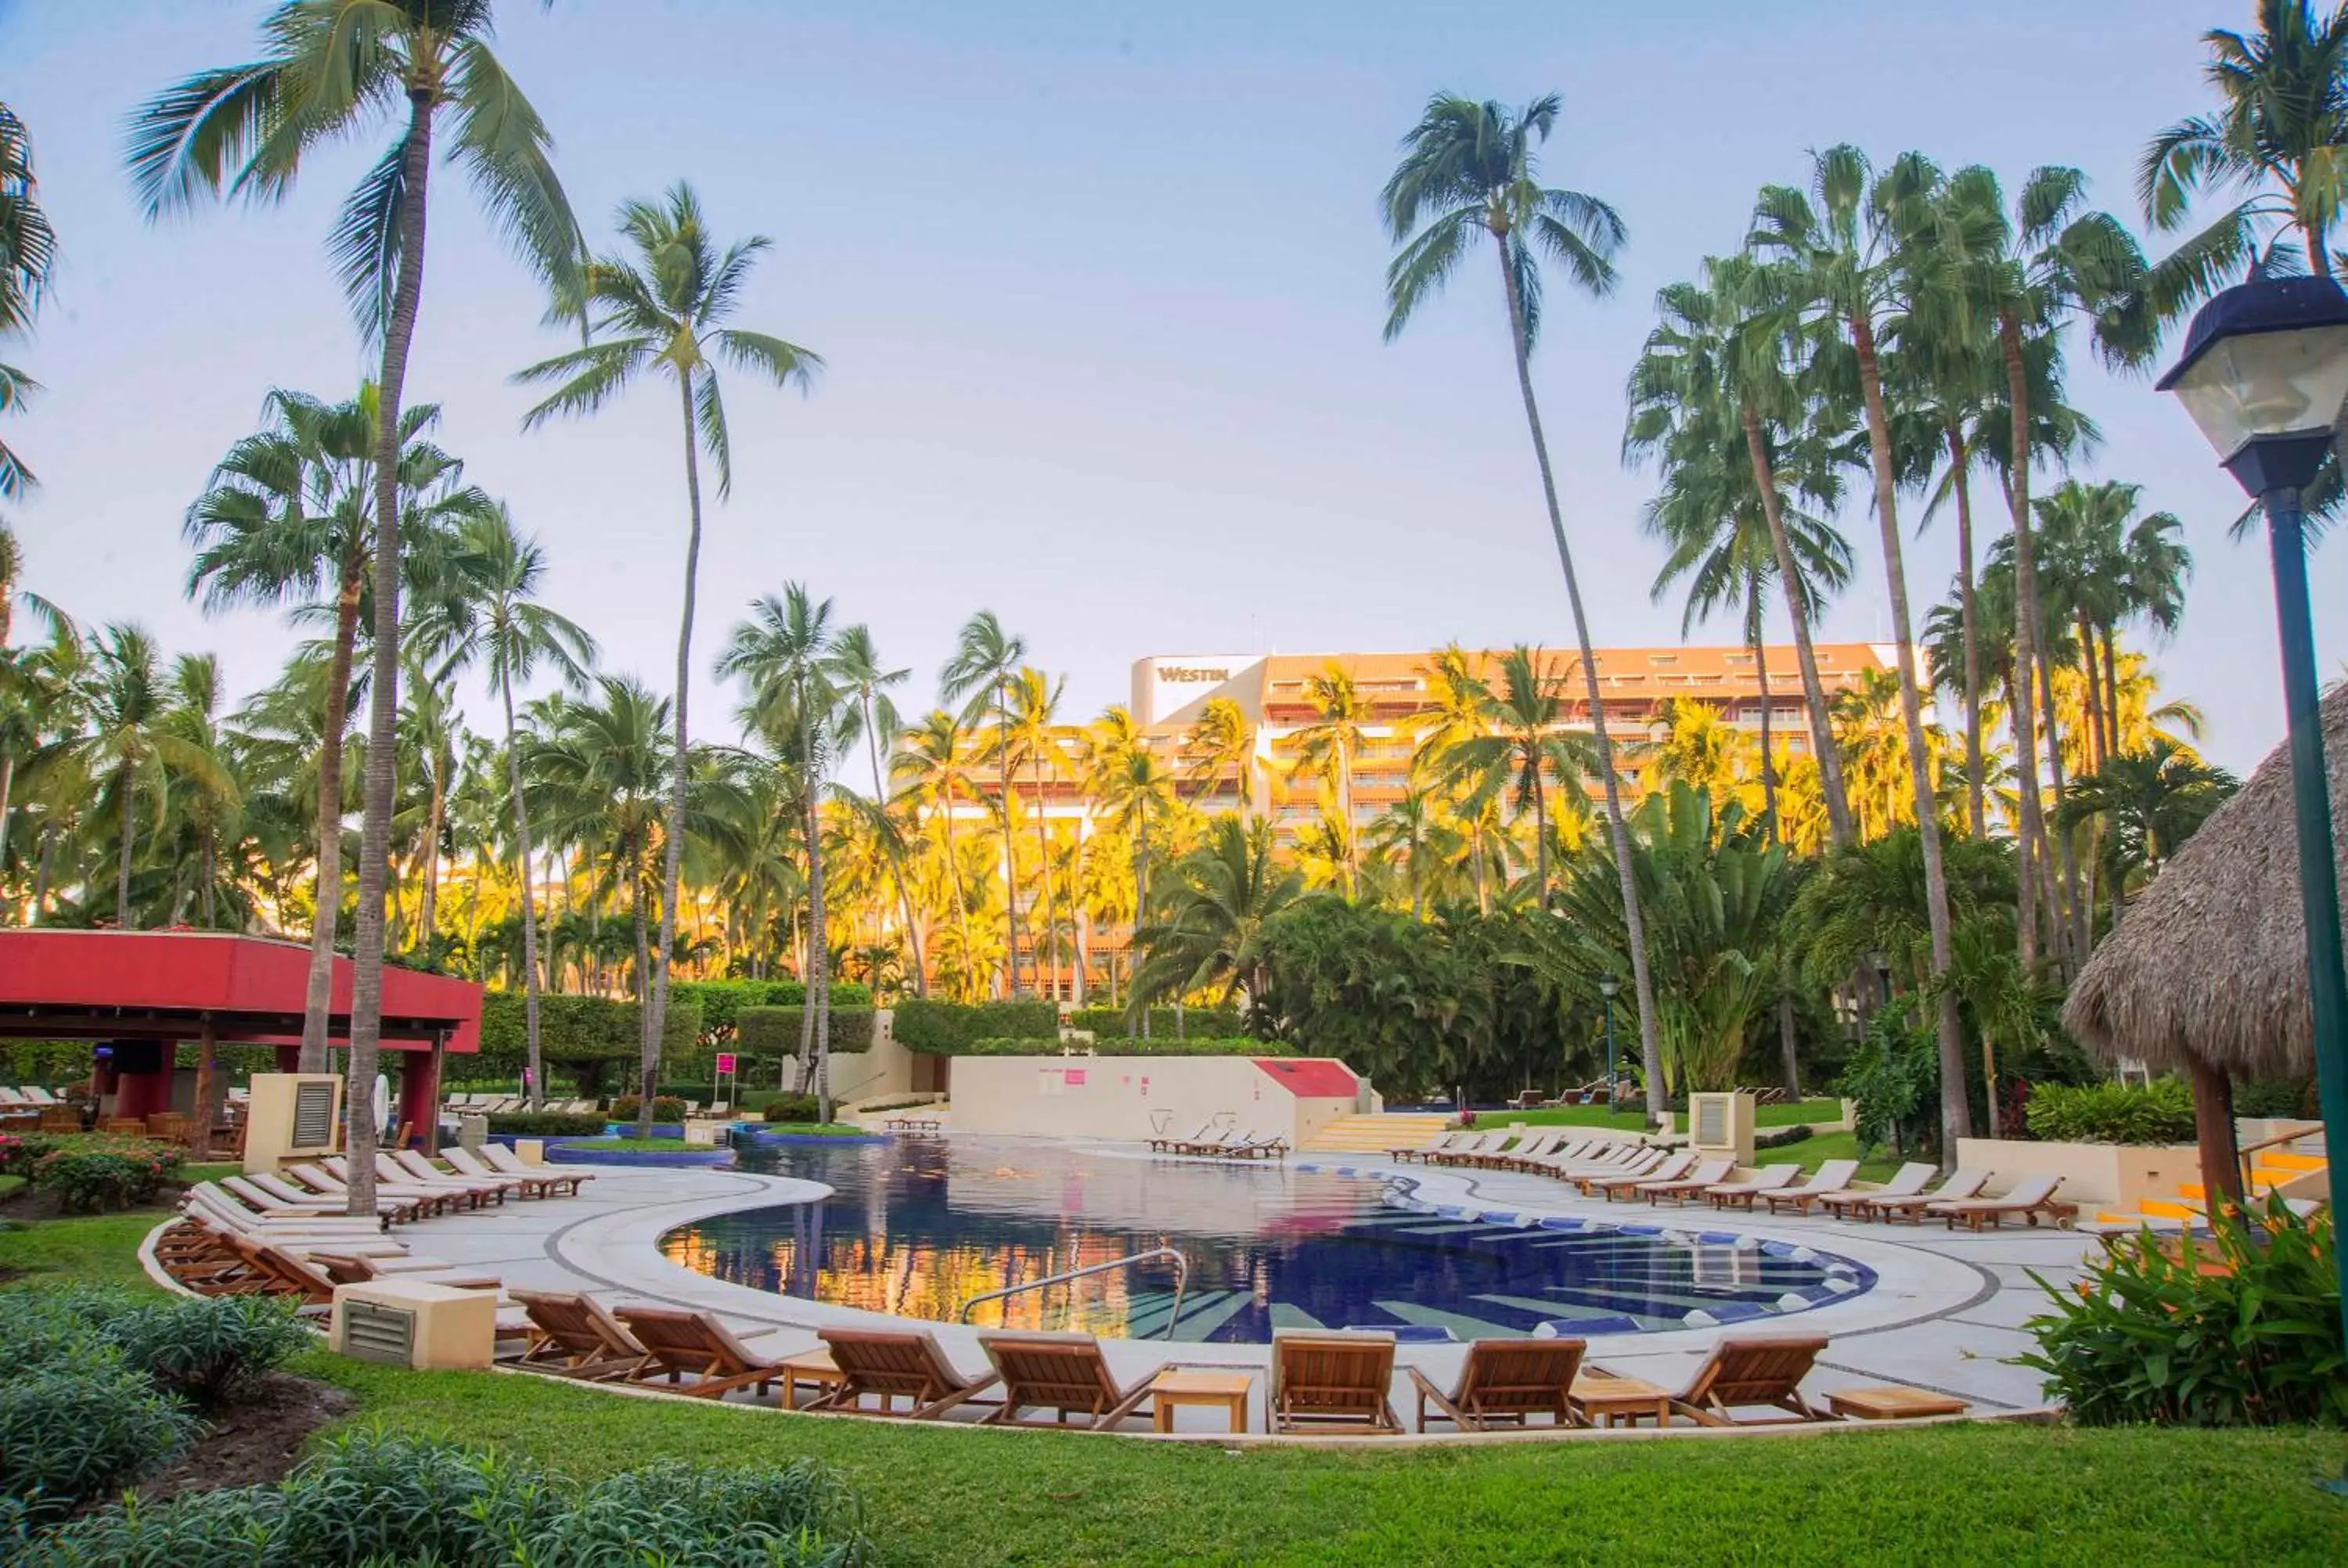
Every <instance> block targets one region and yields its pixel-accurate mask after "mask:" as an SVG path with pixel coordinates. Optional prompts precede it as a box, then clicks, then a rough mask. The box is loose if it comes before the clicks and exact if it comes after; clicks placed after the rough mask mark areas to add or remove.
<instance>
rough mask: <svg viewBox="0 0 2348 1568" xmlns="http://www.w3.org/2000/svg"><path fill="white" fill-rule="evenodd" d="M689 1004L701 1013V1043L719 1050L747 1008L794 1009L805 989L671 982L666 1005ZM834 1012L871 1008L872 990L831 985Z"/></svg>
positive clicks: (791, 983) (784, 984)
mask: <svg viewBox="0 0 2348 1568" xmlns="http://www.w3.org/2000/svg"><path fill="white" fill-rule="evenodd" d="M682 1001H689V1002H691V1003H693V1004H694V1005H695V1006H696V1007H698V1008H699V1009H701V1027H700V1036H701V1043H702V1045H703V1046H704V1047H705V1048H707V1049H709V1050H724V1049H725V1048H726V1046H728V1045H730V1044H732V1043H733V1042H734V1041H735V1040H736V1039H737V1038H738V1034H737V1030H738V1026H739V1023H740V1017H741V1014H742V1012H743V1010H744V1009H747V1008H795V1007H798V1006H801V1005H803V1004H804V1003H805V1002H806V1001H807V987H806V986H804V985H802V984H801V983H800V982H798V980H674V981H671V982H670V984H669V989H668V1005H669V1006H670V1008H672V1009H674V1008H675V1006H676V1005H677V1004H678V1003H679V1002H682ZM831 1005H832V1006H833V1007H834V1008H843V1007H863V1008H869V1007H870V1006H871V1005H872V988H871V987H870V986H866V985H860V984H858V983H857V982H855V981H853V980H834V981H832V982H831Z"/></svg>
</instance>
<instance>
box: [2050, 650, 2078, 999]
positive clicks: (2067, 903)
mask: <svg viewBox="0 0 2348 1568" xmlns="http://www.w3.org/2000/svg"><path fill="white" fill-rule="evenodd" d="M2038 695H2039V701H2040V702H2044V704H2045V708H2046V766H2047V769H2048V777H2049V779H2050V781H2051V782H2052V783H2053V784H2054V785H2055V798H2056V799H2057V800H2060V799H2061V798H2062V796H2063V792H2064V790H2065V787H2067V786H2066V784H2065V770H2064V767H2063V746H2062V737H2061V736H2060V735H2058V734H2057V733H2055V666H2054V665H2053V663H2051V662H2050V661H2047V660H2046V659H2044V658H2043V657H2042V658H2041V659H2040V660H2039V661H2038ZM2055 855H2056V856H2057V857H2058V859H2059V861H2060V863H2061V865H2062V868H2063V893H2062V898H2061V907H2060V908H2059V909H2058V910H2057V911H2056V913H2057V914H2058V916H2059V917H2061V919H2062V920H2063V922H2064V925H2063V928H2062V931H2061V933H2060V934H2061V935H2063V936H2064V938H2065V944H2064V945H2065V947H2066V948H2069V950H2070V954H2071V958H2072V961H2073V963H2074V964H2079V963H2084V962H2085V961H2086V957H2087V944H2086V941H2085V924H2084V915H2083V912H2082V911H2081V909H2080V907H2079V858H2078V856H2077V855H2076V854H2075V853H2074V852H2073V849H2072V846H2071V835H2069V834H2068V833H2063V832H2059V831H2058V832H2056V833H2055Z"/></svg>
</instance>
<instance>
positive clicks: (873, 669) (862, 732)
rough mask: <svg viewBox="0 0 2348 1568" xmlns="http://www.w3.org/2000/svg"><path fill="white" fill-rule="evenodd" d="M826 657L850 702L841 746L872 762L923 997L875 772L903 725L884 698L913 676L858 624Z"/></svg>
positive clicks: (919, 963)
mask: <svg viewBox="0 0 2348 1568" xmlns="http://www.w3.org/2000/svg"><path fill="white" fill-rule="evenodd" d="M831 659H832V667H833V675H832V678H833V680H834V681H835V682H838V684H839V690H840V693H841V695H843V696H845V697H847V698H849V699H850V707H849V708H848V709H847V710H846V711H845V712H843V713H842V714H841V715H840V730H839V739H840V743H841V744H843V745H853V744H855V743H856V741H857V739H858V738H859V737H861V738H862V739H863V742H864V749H865V753H866V756H867V757H868V759H869V760H870V763H871V764H872V805H873V810H874V811H875V813H877V814H878V816H879V819H880V820H879V823H878V825H879V826H880V827H881V828H883V829H884V830H885V831H883V833H882V835H881V841H882V843H883V845H885V846H886V848H887V850H888V854H889V871H890V875H891V877H892V878H893V879H894V881H895V883H896V886H897V905H898V908H899V910H900V911H901V913H902V914H903V916H904V919H905V940H906V942H907V943H908V944H909V945H910V947H911V949H912V958H913V994H914V995H915V996H917V997H926V996H928V995H929V994H930V989H929V979H928V964H927V961H926V960H925V959H924V958H923V957H922V927H921V923H920V922H919V921H917V920H915V919H914V918H913V896H912V893H911V890H910V889H909V888H908V887H907V886H906V882H905V847H904V845H903V844H902V842H901V840H900V837H899V835H898V832H897V828H896V825H895V824H894V823H891V822H890V821H889V820H888V806H889V790H888V785H887V784H885V783H884V782H883V780H882V776H881V773H880V753H882V752H884V751H885V752H889V753H892V754H893V753H894V752H895V750H896V746H897V737H898V735H899V734H900V733H901V732H902V731H903V729H904V727H905V724H904V720H903V718H902V717H901V715H900V714H899V713H898V712H897V704H896V703H895V702H893V701H891V698H890V696H889V689H890V688H891V687H892V686H901V685H903V684H904V683H905V682H906V681H907V680H909V679H910V678H911V675H912V673H913V672H912V671H911V670H891V669H887V668H885V667H884V661H883V660H882V659H881V657H880V648H879V647H878V646H877V645H876V644H875V643H874V642H873V641H872V630H871V629H870V627H867V626H863V625H857V626H850V627H848V628H846V629H845V630H842V631H841V632H840V633H839V636H838V637H835V638H834V639H833V640H832V653H831Z"/></svg>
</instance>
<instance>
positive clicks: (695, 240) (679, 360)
mask: <svg viewBox="0 0 2348 1568" xmlns="http://www.w3.org/2000/svg"><path fill="white" fill-rule="evenodd" d="M618 222H619V228H620V233H621V236H622V237H623V239H624V240H625V241H627V243H628V245H629V246H630V248H631V250H632V251H633V255H604V256H599V257H597V258H596V259H595V260H594V261H592V263H590V264H589V265H588V266H587V267H586V269H585V272H584V274H583V277H582V288H581V290H580V292H578V293H577V294H575V295H566V294H564V293H563V292H561V290H560V289H558V291H557V292H556V295H555V302H556V307H557V313H559V314H569V315H572V316H574V317H575V318H576V319H577V320H579V321H580V322H581V323H582V324H583V325H584V327H585V330H586V334H587V343H586V344H585V346H583V347H581V348H578V349H574V350H572V352H570V353H568V354H557V355H555V356H554V357H553V358H551V359H548V360H541V362H540V363H538V364H534V365H531V366H530V367H529V368H528V369H527V370H524V371H522V372H520V374H517V375H516V376H515V378H514V379H515V380H517V381H520V382H524V383H530V384H553V386H554V390H553V391H552V392H551V394H549V395H548V396H547V397H546V399H545V401H543V402H541V403H540V404H539V405H537V406H536V407H534V408H532V409H531V410H530V412H529V413H528V414H527V415H524V416H523V418H522V425H523V428H525V429H530V428H533V427H535V426H537V425H541V424H543V423H545V422H546V421H547V420H549V419H551V418H552V417H554V416H555V415H558V414H561V415H586V414H593V413H595V412H596V411H597V410H599V409H601V408H602V406H603V405H605V404H607V403H609V402H610V401H611V400H612V399H613V398H614V397H616V396H618V395H620V394H621V393H622V392H623V391H625V390H626V389H627V387H628V386H629V385H630V384H632V383H633V382H636V381H638V380H640V379H641V378H642V377H644V375H646V374H654V373H661V374H666V375H667V376H668V377H669V378H670V379H671V380H673V381H674V382H675V384H676V395H677V406H678V410H679V413H680V415H681V416H682V418H683V420H684V430H685V509H686V513H687V519H688V520H687V527H686V531H685V600H684V607H683V610H682V611H681V613H680V614H679V616H678V620H677V633H676V685H675V697H674V699H673V700H672V708H673V712H672V715H671V716H672V718H673V719H674V721H675V725H676V733H675V736H674V737H673V739H672V741H671V743H670V747H669V752H670V767H671V769H672V770H673V771H672V774H671V776H670V779H669V794H668V822H667V825H666V828H665V831H664V837H665V839H666V851H665V858H664V861H663V863H662V866H661V927H660V942H659V945H658V946H657V947H656V948H654V957H653V981H652V994H651V999H650V1002H649V1005H648V1007H647V1008H646V1009H645V1017H644V1045H645V1051H646V1054H647V1056H650V1055H652V1054H653V1053H654V1051H655V1050H657V1048H658V1044H659V1040H660V1032H661V1018H662V1015H663V1014H664V1013H665V1012H666V1011H667V1009H668V979H669V974H668V971H669V955H670V952H671V950H672V949H673V948H675V944H676V911H677V882H678V876H679V873H680V871H681V868H682V866H683V858H682V857H683V856H684V854H685V794H686V789H687V786H688V777H687V774H688V770H689V769H690V766H691V758H692V748H691V745H690V743H689V742H688V740H687V736H686V723H685V699H686V695H687V687H688V686H689V684H690V682H691V680H692V674H693V607H694V594H695V589H696V587H697V585H698V577H699V573H700V567H701V454H702V451H703V449H704V448H706V449H707V451H708V454H709V459H710V462H711V464H712V465H713V466H715V467H716V470H717V496H718V498H719V499H720V500H724V499H725V498H726V497H727V496H728V495H730V494H732V492H733V488H734V448H733V442H732V440H731V438H730V437H729V436H727V435H726V403H725V398H724V395H723V393H722V391H721V389H720V387H719V384H718V376H717V365H718V362H719V361H721V360H722V361H724V362H725V363H726V364H728V365H730V366H731V367H733V368H734V369H735V370H736V371H739V372H741V373H742V374H746V375H755V376H757V377H758V378H760V379H761V380H764V381H767V382H769V383H771V384H774V385H776V386H778V387H790V386H797V387H798V388H800V389H801V390H802V391H804V390H805V389H806V388H807V387H808V385H810V384H812V382H813V380H814V377H815V373H816V372H817V371H819V370H820V369H822V368H823V360H822V359H821V357H820V356H819V355H817V354H814V353H812V352H810V351H809V350H808V349H804V348H801V347H799V346H798V344H797V343H786V342H785V341H784V340H782V339H781V338H778V337H775V336H773V335H771V334H769V333H761V332H752V331H749V330H747V329H745V328H741V327H732V326H726V325H725V324H723V323H726V322H727V321H729V320H731V319H732V317H733V315H734V313H735V311H736V308H737V307H738V306H739V304H740V302H741V294H742V289H743V285H744V283H745V282H746V281H747V279H748V277H749V274H750V268H751V265H752V263H754V262H755V261H757V259H758V257H759V256H760V255H761V254H762V253H763V252H765V251H767V250H768V249H769V248H771V246H772V245H773V241H770V240H768V239H767V238H766V236H764V235H754V236H752V237H751V238H749V239H747V240H742V241H736V242H735V243H734V244H733V245H731V246H728V247H727V248H726V250H725V251H723V252H720V251H718V249H717V246H716V241H715V240H714V239H713V238H712V236H711V235H710V233H709V231H708V229H707V227H706V226H705V223H704V222H703V220H702V215H701V202H700V200H699V199H698V198H696V197H695V195H694V192H693V187H691V186H690V185H687V184H685V183H684V182H682V181H679V182H678V183H677V184H676V185H675V186H673V187H671V188H670V190H669V191H668V194H667V195H666V196H665V197H664V199H663V200H661V201H659V202H657V203H654V202H650V201H630V202H627V203H624V204H623V206H622V207H621V209H620V212H619V219H618Z"/></svg>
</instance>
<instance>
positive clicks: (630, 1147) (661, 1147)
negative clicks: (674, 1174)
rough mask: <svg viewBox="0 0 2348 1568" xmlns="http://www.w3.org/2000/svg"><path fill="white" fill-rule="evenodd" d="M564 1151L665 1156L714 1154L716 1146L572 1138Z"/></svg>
mask: <svg viewBox="0 0 2348 1568" xmlns="http://www.w3.org/2000/svg"><path fill="white" fill-rule="evenodd" d="M562 1146H563V1147H564V1148H566V1149H624V1150H626V1151H628V1152H629V1153H633V1154H665V1153H681V1152H682V1151H684V1150H686V1149H698V1150H700V1151H701V1152H702V1153H715V1152H716V1145H715V1144H710V1143H686V1142H685V1140H684V1139H682V1138H572V1139H570V1140H568V1141H567V1142H565V1143H563V1145H562Z"/></svg>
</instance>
